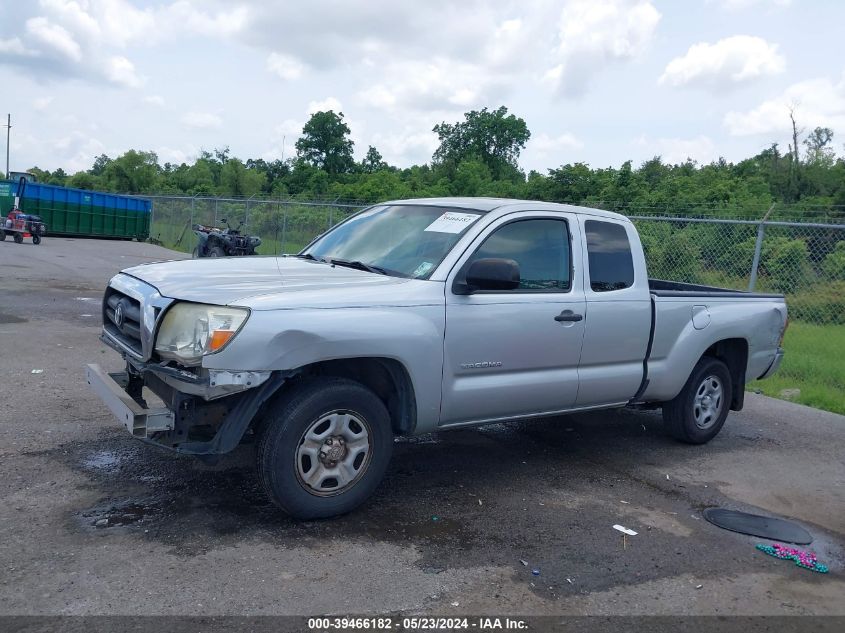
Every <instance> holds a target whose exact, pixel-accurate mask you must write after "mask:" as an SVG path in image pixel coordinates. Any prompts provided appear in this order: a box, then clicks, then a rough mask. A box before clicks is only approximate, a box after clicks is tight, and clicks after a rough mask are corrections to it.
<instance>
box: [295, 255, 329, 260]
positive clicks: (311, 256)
mask: <svg viewBox="0 0 845 633" xmlns="http://www.w3.org/2000/svg"><path fill="white" fill-rule="evenodd" d="M297 257H299V258H300V259H310V260H311V261H315V262H324V261H326V260H324V259H317V258H316V257H314V256H313V255H312V254H311V253H305V255H297Z"/></svg>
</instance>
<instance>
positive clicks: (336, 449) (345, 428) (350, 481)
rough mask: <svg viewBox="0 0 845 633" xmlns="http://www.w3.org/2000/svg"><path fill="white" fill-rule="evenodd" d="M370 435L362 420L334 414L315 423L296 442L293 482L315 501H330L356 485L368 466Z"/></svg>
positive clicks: (352, 415) (353, 415)
mask: <svg viewBox="0 0 845 633" xmlns="http://www.w3.org/2000/svg"><path fill="white" fill-rule="evenodd" d="M372 437H373V434H372V431H371V429H370V425H369V423H368V422H367V420H366V419H365V418H364V416H362V415H360V414H358V413H355V412H354V411H347V410H337V411H330V412H329V413H324V414H323V415H321V416H319V417H318V418H317V419H315V420H314V421H313V422H311V424H309V425H308V428H307V429H305V432H304V433H303V434H302V437H301V438H300V439H299V443H298V444H297V447H296V452H295V455H294V460H295V465H294V470H295V471H296V478H297V480H298V481H299V485H301V486H302V488H303V489H304V490H305V491H306V492H308V493H310V494H312V495H315V496H317V497H332V496H335V495H339V494H341V493H343V492H346V491H347V490H349V489H350V488H352V487H353V486H354V485H355V484H357V483H358V482H359V481H360V480H361V478H362V477H363V476H364V473H365V472H366V471H367V468H368V467H369V465H370V457H371V455H372V451H373V441H372Z"/></svg>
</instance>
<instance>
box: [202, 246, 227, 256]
mask: <svg viewBox="0 0 845 633" xmlns="http://www.w3.org/2000/svg"><path fill="white" fill-rule="evenodd" d="M207 252H208V255H207V256H208V257H226V251H224V250H223V247H221V246H212V247H211V248H209V249H208V251H207Z"/></svg>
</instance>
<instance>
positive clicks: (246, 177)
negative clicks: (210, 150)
mask: <svg viewBox="0 0 845 633" xmlns="http://www.w3.org/2000/svg"><path fill="white" fill-rule="evenodd" d="M266 180H267V177H266V176H265V175H264V174H263V173H261V172H260V171H258V170H257V169H247V168H246V166H245V165H244V164H243V163H242V162H241V161H240V159H238V158H229V159H227V160H226V162H225V163H224V165H223V169H222V170H221V171H220V189H221V191H220V193H223V194H226V195H230V196H246V197H249V196H254V195H256V194H258V193H260V192H261V190H262V188H263V187H264V183H265V182H266Z"/></svg>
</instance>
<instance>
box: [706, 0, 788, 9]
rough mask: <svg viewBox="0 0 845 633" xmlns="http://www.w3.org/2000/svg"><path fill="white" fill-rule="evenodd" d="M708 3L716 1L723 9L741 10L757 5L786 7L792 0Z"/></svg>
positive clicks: (720, 1) (725, 0)
mask: <svg viewBox="0 0 845 633" xmlns="http://www.w3.org/2000/svg"><path fill="white" fill-rule="evenodd" d="M707 2H708V4H712V3H714V2H715V3H718V4H719V5H720V6H721V7H722V8H723V9H727V10H728V11H741V10H743V9H750V8H752V7H758V6H761V5H762V6H770V7H777V8H781V7H788V6H789V5H790V4H792V0H707Z"/></svg>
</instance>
